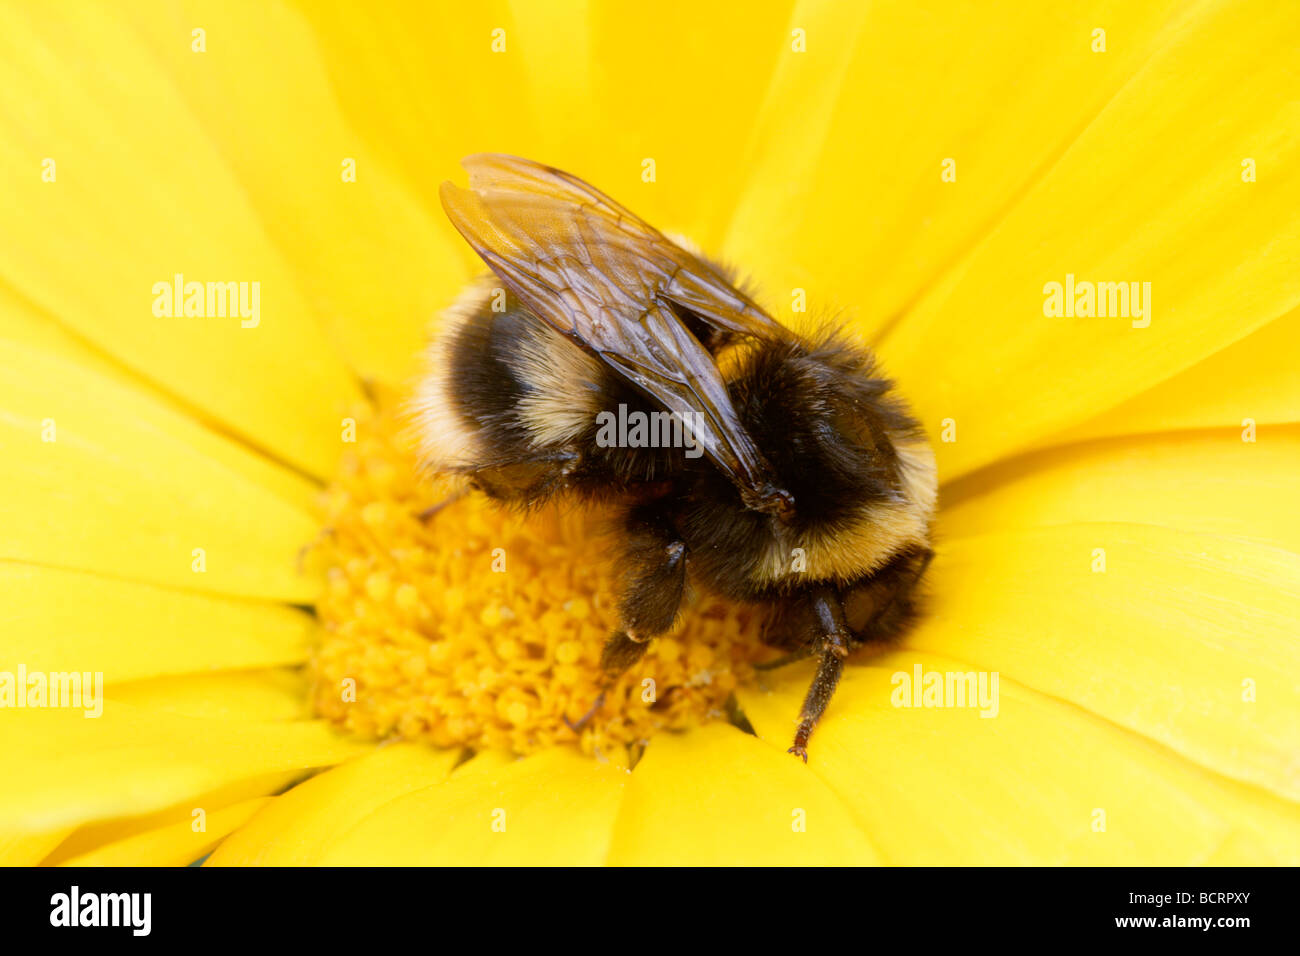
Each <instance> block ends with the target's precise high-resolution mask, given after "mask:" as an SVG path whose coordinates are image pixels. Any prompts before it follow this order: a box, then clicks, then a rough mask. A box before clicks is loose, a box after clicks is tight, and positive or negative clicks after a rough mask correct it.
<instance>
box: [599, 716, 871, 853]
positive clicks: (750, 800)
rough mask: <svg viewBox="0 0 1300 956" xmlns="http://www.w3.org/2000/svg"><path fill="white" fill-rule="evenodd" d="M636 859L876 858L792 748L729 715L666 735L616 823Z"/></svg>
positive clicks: (621, 845)
mask: <svg viewBox="0 0 1300 956" xmlns="http://www.w3.org/2000/svg"><path fill="white" fill-rule="evenodd" d="M608 862H609V863H610V864H613V865H631V866H683V865H686V866H809V865H832V866H834V865H840V866H861V865H863V864H874V863H876V862H878V859H877V857H876V854H875V851H874V850H873V849H872V847H871V844H870V842H869V841H868V840H867V838H866V837H865V836H864V835H863V833H862V830H861V828H860V827H859V824H858V823H857V821H856V820H855V819H854V818H853V815H852V813H851V812H850V811H849V809H848V808H847V807H846V806H845V804H844V803H843V802H842V801H841V799H840V798H839V797H837V796H836V795H835V794H834V793H833V792H832V791H831V790H830V789H829V788H827V787H826V785H825V784H824V783H822V781H821V780H820V779H818V778H817V777H816V776H815V775H813V774H812V773H810V772H809V771H808V769H807V768H806V767H805V766H804V765H803V764H802V763H801V762H800V761H798V760H796V759H795V758H794V757H792V756H791V755H790V754H785V753H779V752H777V751H775V750H773V748H771V747H768V746H765V745H764V744H763V743H762V742H761V741H759V740H757V739H755V738H754V737H751V736H750V735H748V734H746V733H743V732H742V731H740V730H737V729H736V728H735V727H732V726H730V725H728V724H709V725H707V726H704V727H701V728H699V729H696V730H693V731H691V732H689V733H685V734H660V735H659V736H657V737H655V738H654V740H652V741H651V742H650V744H649V746H648V747H647V748H646V752H645V756H644V757H642V759H641V762H640V763H638V764H637V766H636V769H635V771H633V773H632V777H631V782H630V783H629V784H628V788H627V794H626V796H625V797H624V798H623V805H622V807H621V808H620V809H619V813H618V820H617V822H616V823H615V825H614V838H613V841H612V843H611V845H610V850H609V859H608Z"/></svg>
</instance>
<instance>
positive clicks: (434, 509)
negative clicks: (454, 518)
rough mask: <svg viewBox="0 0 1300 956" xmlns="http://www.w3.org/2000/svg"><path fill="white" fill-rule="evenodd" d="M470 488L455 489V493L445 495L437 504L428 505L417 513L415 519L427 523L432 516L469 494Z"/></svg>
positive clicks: (465, 486) (468, 486) (467, 486)
mask: <svg viewBox="0 0 1300 956" xmlns="http://www.w3.org/2000/svg"><path fill="white" fill-rule="evenodd" d="M471 488H472V486H471V485H468V484H466V485H464V486H462V487H460V488H457V489H456V490H455V491H453V492H452V493H451V494H449V495H447V497H446V498H443V499H442V500H441V501H439V502H438V503H437V504H433V505H429V507H427V508H425V509H424V510H423V511H421V512H419V513H417V514H416V517H417V518H419V519H420V520H421V521H429V520H430V519H432V518H433V516H434V515H436V514H437V513H438V512H439V511H441V510H442V509H443V508H445V507H447V506H448V505H451V504H455V503H456V502H457V501H460V499H461V498H464V497H465V496H466V495H467V494H469V493H470V490H471Z"/></svg>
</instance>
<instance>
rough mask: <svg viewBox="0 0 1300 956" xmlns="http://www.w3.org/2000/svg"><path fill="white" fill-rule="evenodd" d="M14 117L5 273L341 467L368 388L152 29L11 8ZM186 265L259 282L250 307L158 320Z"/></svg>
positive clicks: (112, 347) (250, 432)
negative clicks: (168, 69)
mask: <svg viewBox="0 0 1300 956" xmlns="http://www.w3.org/2000/svg"><path fill="white" fill-rule="evenodd" d="M218 39H219V38H213V42H214V44H215V43H216V42H217V41H218ZM176 42H177V43H180V44H186V45H188V44H189V42H190V41H189V37H188V31H187V30H184V29H178V30H177V31H176ZM227 42H229V41H227ZM202 55H203V54H194V56H195V57H196V59H197V58H198V57H201V56H202ZM200 64H201V61H198V62H197V63H196V68H198V69H202V66H201V65H200ZM0 116H5V117H7V118H8V119H7V121H6V122H4V124H3V127H2V129H3V135H2V136H0V177H3V179H4V181H5V182H6V183H8V184H9V187H8V188H7V190H6V194H5V200H6V201H5V203H4V204H3V205H2V206H0V237H3V238H0V279H3V281H5V282H7V283H8V284H10V285H11V286H13V287H14V288H15V289H16V290H17V291H18V292H19V293H20V294H21V295H23V296H24V297H25V298H27V299H28V300H30V301H31V302H33V303H34V304H36V305H37V306H39V307H40V308H42V309H44V310H46V311H47V312H48V313H50V314H51V315H54V316H57V317H58V319H59V320H60V321H61V322H63V323H64V324H66V325H67V326H68V327H69V328H71V329H73V330H74V331H75V332H77V333H78V334H80V335H82V336H84V337H85V338H86V339H88V340H90V341H91V342H92V343H94V344H95V345H97V346H98V347H100V348H102V349H103V350H105V351H106V352H109V353H111V354H112V355H113V356H115V357H116V358H118V359H119V360H121V361H122V362H123V363H124V364H125V365H127V366H128V367H130V368H132V369H134V370H135V371H137V372H139V373H140V374H142V375H144V376H146V377H147V378H149V379H150V380H151V381H153V382H156V383H158V384H159V385H160V386H161V387H163V388H164V389H165V390H167V391H169V392H171V393H174V394H175V395H177V396H180V397H181V398H182V399H183V400H184V401H185V402H186V403H187V404H189V405H191V406H193V407H195V408H198V409H200V410H201V411H202V412H203V413H204V414H205V415H207V416H210V417H211V418H213V419H215V420H217V421H219V422H221V423H222V424H223V426H225V427H227V428H229V429H230V430H232V431H233V432H235V433H236V434H238V435H240V436H241V437H242V438H245V439H247V440H248V441H249V442H251V443H252V444H254V445H256V446H257V447H259V448H262V449H265V450H268V451H270V452H271V453H273V454H274V455H276V456H277V457H278V458H280V459H282V460H285V461H288V462H291V463H293V464H295V465H297V466H299V467H300V468H302V469H304V470H306V471H308V472H312V473H315V474H318V475H323V474H326V473H328V472H329V471H330V470H331V468H332V467H333V465H334V462H335V460H336V459H337V455H338V448H339V446H338V432H337V429H338V422H339V418H340V416H341V414H342V413H343V411H344V409H345V408H346V407H348V406H349V405H352V404H354V403H356V402H358V401H360V399H361V394H360V391H359V389H358V388H357V386H356V383H355V382H354V380H353V379H352V377H351V376H350V374H349V373H348V371H347V369H346V367H345V366H344V365H343V363H342V362H341V361H340V360H339V358H338V355H337V354H336V353H335V351H334V349H333V348H332V346H331V345H330V344H329V342H328V340H327V339H326V337H325V335H324V334H323V333H322V330H321V328H320V326H319V324H318V322H317V320H316V318H315V316H314V315H313V314H312V311H311V309H310V306H309V303H308V301H307V298H306V295H305V294H304V291H303V289H302V288H300V287H299V286H298V284H297V282H296V280H295V277H294V274H293V271H292V268H291V266H290V264H289V263H287V262H286V261H285V260H284V259H283V258H282V257H281V256H280V255H279V253H278V252H277V250H276V249H275V248H274V246H273V245H272V243H271V242H270V240H269V239H268V237H267V234H266V231H265V230H264V228H263V226H262V225H261V223H260V222H259V221H258V218H257V214H256V211H255V210H254V209H253V208H252V207H251V206H250V204H249V200H248V197H247V195H246V193H245V192H244V191H243V189H242V187H241V184H240V183H239V181H238V180H237V179H236V177H235V176H234V174H233V173H232V172H231V170H230V169H229V167H228V166H227V165H226V162H225V160H224V158H223V157H222V155H221V154H220V152H219V150H218V148H217V145H216V143H217V141H216V139H215V138H213V137H212V136H211V135H210V134H209V131H208V130H206V129H205V128H204V127H203V125H202V123H201V122H200V121H199V120H198V118H196V116H195V115H194V114H193V113H192V112H190V110H189V108H188V107H187V105H186V104H185V102H184V101H183V100H182V98H181V97H180V96H179V94H178V93H177V91H176V90H175V88H174V87H173V86H172V85H171V83H170V82H169V81H168V79H167V76H166V74H165V73H164V72H163V71H162V70H161V69H160V67H159V64H158V62H157V60H156V59H155V58H154V57H153V56H152V55H151V54H150V51H149V49H148V48H147V46H146V45H145V44H144V43H143V41H142V40H141V38H140V37H139V36H138V35H137V34H135V33H134V32H133V31H132V30H131V29H130V28H129V27H127V26H126V25H125V24H123V23H121V22H120V21H119V20H118V19H117V18H116V17H115V16H114V12H113V11H112V10H110V9H108V8H95V7H92V8H88V9H86V10H82V11H78V15H77V16H75V17H67V16H65V15H63V14H61V13H60V11H59V9H58V8H57V6H54V7H51V6H37V7H27V8H25V9H24V10H22V11H19V10H16V9H13V8H6V9H5V10H3V11H0ZM330 159H331V160H333V157H330ZM46 160H52V161H53V162H54V164H55V166H54V167H52V168H53V170H54V181H45V180H43V178H42V173H43V172H45V173H48V171H49V170H50V168H51V167H49V165H48V163H46V162H45V161H46ZM323 161H324V157H322V162H323ZM47 178H48V177H47ZM34 224H35V225H34ZM176 275H182V276H184V277H185V278H184V280H183V282H202V283H206V282H213V283H226V282H243V283H247V285H246V286H245V287H244V289H245V290H246V293H247V295H246V302H247V305H248V306H249V308H248V309H247V310H246V311H247V313H248V314H247V316H244V315H241V314H235V315H231V314H230V313H229V310H228V309H227V314H226V316H225V317H215V316H208V317H197V316H191V317H188V318H187V317H185V316H184V315H181V316H179V317H177V316H173V317H160V316H156V315H155V314H154V306H155V302H156V300H160V299H161V300H162V301H166V299H167V296H165V295H162V294H161V293H160V292H159V291H158V288H159V286H160V285H161V284H165V283H171V282H172V281H173V279H174V277H175V276H176ZM253 283H258V285H257V287H256V288H257V290H258V307H257V309H256V310H254V309H253V308H252V305H253V303H252V298H251V297H252V292H253V288H254V286H253V285H252V284H253ZM205 291H206V290H205ZM205 299H206V296H205ZM204 310H205V311H206V302H205V304H204ZM213 311H217V304H216V302H215V296H214V308H213Z"/></svg>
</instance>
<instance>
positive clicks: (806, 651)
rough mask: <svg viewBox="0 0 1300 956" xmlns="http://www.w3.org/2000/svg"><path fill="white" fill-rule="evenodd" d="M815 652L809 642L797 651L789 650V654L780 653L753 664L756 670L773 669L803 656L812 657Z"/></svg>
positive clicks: (791, 662)
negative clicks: (770, 658) (772, 657)
mask: <svg viewBox="0 0 1300 956" xmlns="http://www.w3.org/2000/svg"><path fill="white" fill-rule="evenodd" d="M814 653H816V648H814V647H813V645H811V644H809V645H808V646H807V647H801V648H800V649H799V650H797V651H791V652H790V653H789V654H782V655H781V656H780V657H777V658H774V659H772V660H770V661H762V662H760V663H758V664H755V665H753V667H754V670H756V671H774V670H776V669H777V668H778V667H785V665H786V664H793V663H794V662H795V661H801V660H803V659H804V658H805V657H812V655H813V654H814Z"/></svg>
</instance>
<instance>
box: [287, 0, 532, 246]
mask: <svg viewBox="0 0 1300 956" xmlns="http://www.w3.org/2000/svg"><path fill="white" fill-rule="evenodd" d="M295 7H296V10H297V12H298V13H299V14H301V15H302V16H303V17H304V18H305V19H306V21H307V22H308V24H309V26H310V28H311V30H312V32H313V35H314V36H315V38H316V42H317V44H318V46H319V49H320V53H321V56H322V58H323V59H324V61H325V65H326V69H327V70H328V72H329V76H330V80H331V83H332V85H333V91H334V94H335V96H336V98H337V100H338V103H339V107H340V109H341V110H342V112H343V115H344V117H345V119H346V120H347V122H348V123H349V124H350V126H351V127H352V128H353V129H355V130H356V131H357V132H358V133H359V134H360V135H361V136H362V137H363V138H364V140H365V141H366V142H368V143H369V144H371V146H372V147H373V148H374V150H375V151H376V152H377V153H378V154H379V156H380V158H381V159H382V160H383V161H384V162H386V163H388V164H390V165H391V166H392V168H394V169H395V170H398V171H400V172H401V173H402V174H403V176H404V177H405V179H406V180H407V182H409V183H410V184H411V186H412V188H413V189H414V191H415V192H416V193H417V194H418V195H419V196H420V197H421V198H422V199H423V201H424V203H425V205H426V206H427V208H428V209H429V210H430V211H431V212H432V213H433V218H434V220H435V221H436V222H438V223H439V224H440V225H441V226H442V227H443V229H444V234H445V235H446V236H447V237H448V239H449V240H450V241H452V242H453V246H454V248H456V249H457V250H458V251H459V255H460V258H461V262H462V263H463V265H464V266H466V267H469V268H474V269H481V266H482V264H481V262H480V261H479V260H478V258H477V257H476V256H475V255H474V254H473V252H472V251H470V250H469V248H468V247H467V246H466V245H465V244H464V243H463V242H460V241H459V240H456V239H454V231H453V230H452V229H451V227H450V225H448V224H445V223H443V221H442V214H441V204H440V203H439V202H438V198H437V191H438V186H439V184H440V183H441V182H442V181H443V180H445V179H448V178H450V177H451V176H453V175H455V174H456V173H457V172H458V171H459V170H458V166H457V164H458V162H459V161H460V159H461V158H462V157H463V156H466V155H468V154H470V153H476V152H484V151H499V152H514V153H520V154H522V155H532V154H534V152H535V151H536V150H537V148H538V146H539V140H538V137H537V133H536V124H535V119H534V117H533V116H532V115H531V114H530V113H529V112H528V111H527V110H521V109H520V108H519V101H520V97H521V95H522V93H523V91H524V90H526V89H527V85H526V83H525V82H524V75H523V61H522V59H521V57H520V56H519V55H518V51H519V49H520V46H521V45H522V44H523V43H524V42H525V40H524V39H523V38H522V37H519V36H517V35H515V33H514V24H513V18H512V17H511V15H510V12H509V10H508V9H507V5H506V4H505V3H502V2H498V0H487V2H484V3H476V4H473V5H466V4H463V3H454V2H451V0H435V2H430V3H424V2H421V3H406V4H402V5H400V6H398V5H390V4H372V5H366V6H361V7H358V6H355V5H352V6H349V5H334V4H323V3H316V2H312V0H300V2H298V3H296V4H295ZM494 30H502V31H504V43H505V50H504V52H501V53H494V52H493V51H492V45H493V42H494V39H496V38H494V36H493V31H494ZM453 90H461V91H462V93H461V95H448V93H449V91H453ZM505 110H508V113H509V122H503V121H502V116H503V111H505Z"/></svg>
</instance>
